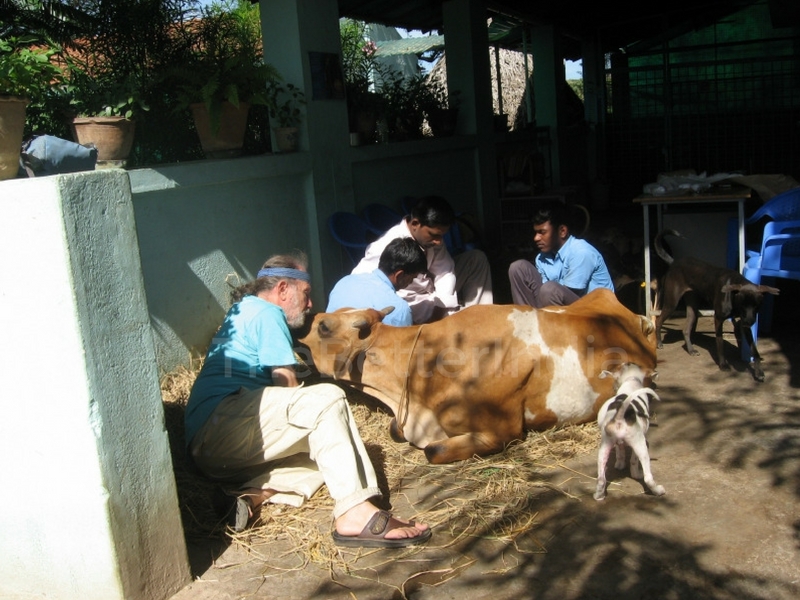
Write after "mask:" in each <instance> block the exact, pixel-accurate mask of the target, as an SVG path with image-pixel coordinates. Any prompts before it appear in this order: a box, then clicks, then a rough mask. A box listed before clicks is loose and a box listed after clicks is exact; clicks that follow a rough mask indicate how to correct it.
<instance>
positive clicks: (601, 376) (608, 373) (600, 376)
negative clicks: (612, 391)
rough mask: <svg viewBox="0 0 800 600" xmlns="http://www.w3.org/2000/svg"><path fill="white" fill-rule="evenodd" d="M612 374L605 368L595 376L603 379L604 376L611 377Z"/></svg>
mask: <svg viewBox="0 0 800 600" xmlns="http://www.w3.org/2000/svg"><path fill="white" fill-rule="evenodd" d="M613 376H614V374H613V373H612V372H611V371H606V370H605V369H603V370H602V371H600V375H598V376H597V377H598V378H599V379H605V378H606V377H613Z"/></svg>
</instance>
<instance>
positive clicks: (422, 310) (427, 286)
mask: <svg viewBox="0 0 800 600" xmlns="http://www.w3.org/2000/svg"><path fill="white" fill-rule="evenodd" d="M455 220H456V215H455V212H454V211H453V208H452V207H451V206H450V204H448V202H447V201H446V200H445V199H444V198H441V197H439V196H427V197H425V198H422V199H421V200H419V202H417V203H416V204H415V205H414V207H413V208H412V209H411V214H410V215H406V216H405V217H404V218H403V220H402V221H401V222H400V223H398V224H397V225H395V226H394V227H392V228H391V229H390V230H389V231H387V232H386V233H385V234H383V236H382V237H380V238H379V239H378V240H376V241H374V242H373V243H372V244H370V245H369V246H368V247H367V251H366V254H365V255H364V258H362V259H361V262H359V263H358V264H357V265H356V267H355V268H354V269H353V273H354V274H356V273H371V272H372V271H373V270H374V269H375V268H377V266H378V262H379V260H380V256H381V253H382V252H383V250H384V248H386V246H388V245H389V242H391V241H392V240H394V239H397V238H401V237H411V238H414V240H416V242H417V243H418V244H419V245H420V246H421V247H422V249H423V250H424V251H425V256H426V258H427V261H428V272H427V273H421V274H419V275H417V276H416V277H415V278H414V280H413V281H412V282H411V284H410V285H408V286H407V287H406V288H404V289H402V290H398V292H397V293H398V294H400V296H402V297H403V298H404V299H405V300H406V301H407V302H408V304H409V306H411V312H412V314H413V318H414V323H429V322H431V321H437V320H439V319H441V318H443V317H446V316H447V315H450V314H453V313H454V312H456V311H458V310H459V309H460V308H462V307H466V306H472V305H474V304H492V303H493V297H492V276H491V270H490V268H489V261H488V259H487V258H486V255H485V254H484V253H483V252H481V251H480V250H468V251H466V252H463V253H461V254H458V255H457V256H456V257H455V259H454V258H453V257H452V256H451V255H450V253H449V252H448V251H447V247H446V246H445V244H444V236H445V235H446V234H447V232H448V231H449V230H450V227H451V226H452V225H453V223H454V222H455Z"/></svg>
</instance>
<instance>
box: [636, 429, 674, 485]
mask: <svg viewBox="0 0 800 600" xmlns="http://www.w3.org/2000/svg"><path fill="white" fill-rule="evenodd" d="M629 443H630V446H631V448H632V449H633V454H634V456H636V457H638V462H640V463H641V465H642V471H643V472H644V482H645V484H646V485H647V487H648V488H650V491H651V492H653V493H654V494H655V495H656V496H663V495H664V494H665V493H666V491H667V490H665V489H664V486H663V485H658V484H657V483H656V480H655V479H653V473H652V471H651V470H650V453H649V451H648V450H647V440H646V439H645V437H644V435H637V436H634V437H633V439H631V440H629ZM633 460H634V458H633V457H631V461H633ZM637 471H638V469H637ZM631 477H634V475H633V462H631ZM634 478H635V479H638V477H634Z"/></svg>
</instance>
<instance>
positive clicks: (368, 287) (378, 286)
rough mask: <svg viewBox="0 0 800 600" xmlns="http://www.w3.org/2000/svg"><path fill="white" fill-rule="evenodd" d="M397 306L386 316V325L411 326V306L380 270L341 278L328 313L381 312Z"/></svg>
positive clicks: (330, 299)
mask: <svg viewBox="0 0 800 600" xmlns="http://www.w3.org/2000/svg"><path fill="white" fill-rule="evenodd" d="M387 306H394V310H393V311H392V312H390V313H389V314H388V315H386V317H384V319H383V322H384V323H386V324H387V325H393V326H394V327H407V326H409V325H411V324H412V317H411V307H410V306H409V305H408V302H406V301H405V300H404V299H403V298H401V297H400V296H398V295H397V292H396V291H395V289H394V286H393V285H392V282H391V281H389V278H388V277H387V276H386V274H385V273H384V272H383V271H381V270H380V269H375V270H373V271H372V272H371V273H357V274H355V275H347V276H346V277H342V278H341V279H340V280H339V281H338V282H337V283H336V285H335V286H333V289H332V290H331V294H330V297H329V298H328V308H326V309H325V312H333V311H335V310H338V309H340V308H346V307H347V308H374V309H375V310H382V309H384V308H386V307H387Z"/></svg>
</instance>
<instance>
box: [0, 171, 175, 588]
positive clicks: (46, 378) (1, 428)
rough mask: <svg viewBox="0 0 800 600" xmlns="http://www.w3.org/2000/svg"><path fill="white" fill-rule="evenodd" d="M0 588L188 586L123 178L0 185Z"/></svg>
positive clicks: (93, 176) (103, 175)
mask: <svg viewBox="0 0 800 600" xmlns="http://www.w3.org/2000/svg"><path fill="white" fill-rule="evenodd" d="M0 256H2V257H3V266H2V269H0V298H1V299H2V313H1V314H2V315H3V317H2V318H3V332H4V334H5V338H4V343H3V344H2V350H0V353H2V357H1V358H0V364H2V366H3V374H4V377H3V388H2V396H0V398H2V400H0V402H2V405H1V406H2V415H3V418H2V419H0V477H2V482H3V484H2V485H3V493H2V494H0V532H2V533H1V534H0V597H3V598H28V597H47V598H54V599H61V598H63V599H80V600H93V599H97V600H113V599H116V598H128V599H161V598H166V597H169V596H170V595H171V594H172V593H174V592H176V591H177V590H178V589H180V588H181V587H182V586H183V585H184V584H186V583H187V582H188V581H189V570H188V562H187V556H186V548H185V545H184V542H183V531H182V527H181V522H180V514H179V511H178V504H177V495H176V489H175V479H174V476H173V471H172V462H171V459H170V454H169V447H168V440H167V434H166V431H165V428H164V414H163V409H162V405H161V394H160V391H159V385H158V376H157V369H156V360H155V352H154V346H153V337H152V333H151V328H150V318H149V315H148V311H147V305H146V300H145V291H144V285H143V281H142V276H141V272H142V269H141V265H140V262H139V253H138V247H137V243H136V230H135V226H134V219H133V207H132V203H131V194H130V187H129V182H128V175H127V173H125V172H124V171H115V172H109V171H107V172H89V173H81V174H76V175H64V176H59V177H43V178H39V179H34V180H11V181H5V182H0Z"/></svg>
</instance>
